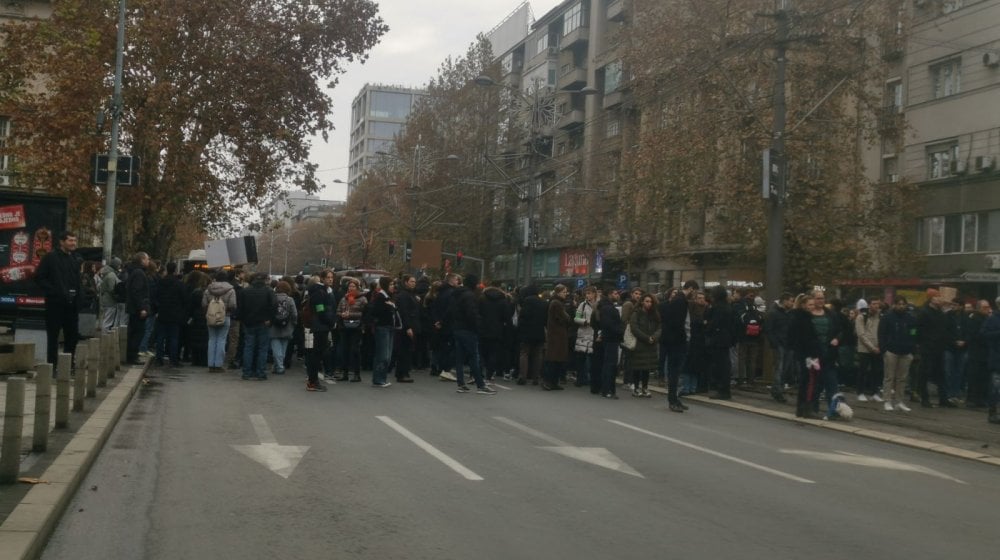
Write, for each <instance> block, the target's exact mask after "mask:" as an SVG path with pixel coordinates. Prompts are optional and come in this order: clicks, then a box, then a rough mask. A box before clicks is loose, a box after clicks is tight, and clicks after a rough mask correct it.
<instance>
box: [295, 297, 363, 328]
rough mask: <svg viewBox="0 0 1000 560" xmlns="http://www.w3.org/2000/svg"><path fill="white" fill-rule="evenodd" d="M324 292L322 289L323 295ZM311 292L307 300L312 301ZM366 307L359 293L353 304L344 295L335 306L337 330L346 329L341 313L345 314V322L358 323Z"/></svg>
mask: <svg viewBox="0 0 1000 560" xmlns="http://www.w3.org/2000/svg"><path fill="white" fill-rule="evenodd" d="M325 292H326V288H323V293H325ZM312 294H313V292H312V290H309V299H310V300H312ZM367 306H368V299H366V298H365V296H363V295H361V294H360V293H359V294H358V295H357V296H356V297H355V298H354V304H353V305H352V304H351V303H350V299H349V298H348V296H347V295H346V294H345V295H344V297H342V298H340V303H338V304H337V315H336V317H337V323H336V324H337V328H338V329H346V328H347V327H345V326H344V317H343V313H344V312H347V320H349V321H360V320H361V317H362V316H363V315H364V314H365V307H367Z"/></svg>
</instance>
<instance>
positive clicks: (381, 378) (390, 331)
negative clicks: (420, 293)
mask: <svg viewBox="0 0 1000 560" xmlns="http://www.w3.org/2000/svg"><path fill="white" fill-rule="evenodd" d="M369 310H370V312H371V316H372V321H373V323H374V329H375V357H374V361H373V362H372V387H380V388H383V389H384V388H387V387H390V386H391V385H392V383H390V382H389V361H390V360H391V359H392V342H393V340H392V339H393V337H394V336H395V329H394V327H395V323H394V321H395V317H396V304H395V303H393V301H392V280H390V279H389V277H388V276H382V277H381V278H379V279H378V285H377V286H376V289H375V290H374V291H373V292H372V299H371V308H370V309H369Z"/></svg>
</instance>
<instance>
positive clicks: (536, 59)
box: [525, 47, 559, 70]
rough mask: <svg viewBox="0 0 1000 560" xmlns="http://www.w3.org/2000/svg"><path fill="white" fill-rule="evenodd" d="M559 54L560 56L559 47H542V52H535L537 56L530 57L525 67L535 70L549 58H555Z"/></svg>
mask: <svg viewBox="0 0 1000 560" xmlns="http://www.w3.org/2000/svg"><path fill="white" fill-rule="evenodd" d="M557 56H559V47H547V48H545V49H542V51H541V52H539V53H537V54H535V56H533V57H531V58H529V59H528V64H527V66H525V68H528V69H529V70H534V69H535V68H537V67H539V66H541V65H542V64H545V63H546V62H547V61H549V60H555V59H556V57H557Z"/></svg>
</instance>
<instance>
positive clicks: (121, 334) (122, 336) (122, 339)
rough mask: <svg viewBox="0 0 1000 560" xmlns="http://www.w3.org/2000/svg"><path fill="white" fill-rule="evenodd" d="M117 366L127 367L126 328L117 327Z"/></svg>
mask: <svg viewBox="0 0 1000 560" xmlns="http://www.w3.org/2000/svg"><path fill="white" fill-rule="evenodd" d="M115 334H116V335H118V366H119V367H121V366H127V362H128V356H127V354H128V352H126V350H128V327H118V332H116V333H115Z"/></svg>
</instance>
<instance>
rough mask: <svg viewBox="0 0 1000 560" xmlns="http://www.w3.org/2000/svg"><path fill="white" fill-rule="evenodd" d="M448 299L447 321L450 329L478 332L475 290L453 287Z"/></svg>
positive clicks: (477, 307)
mask: <svg viewBox="0 0 1000 560" xmlns="http://www.w3.org/2000/svg"><path fill="white" fill-rule="evenodd" d="M450 299H451V305H450V306H449V307H448V319H449V320H448V323H449V324H450V325H451V328H452V330H453V331H469V332H473V333H476V334H479V301H478V298H477V297H476V292H475V291H473V290H470V289H469V288H466V287H465V286H460V287H458V288H456V289H455V291H454V293H453V295H452V296H451V298H450Z"/></svg>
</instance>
